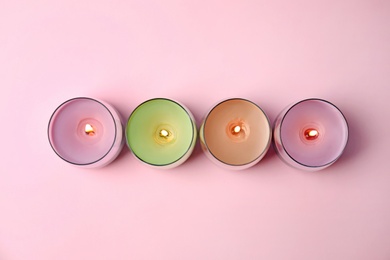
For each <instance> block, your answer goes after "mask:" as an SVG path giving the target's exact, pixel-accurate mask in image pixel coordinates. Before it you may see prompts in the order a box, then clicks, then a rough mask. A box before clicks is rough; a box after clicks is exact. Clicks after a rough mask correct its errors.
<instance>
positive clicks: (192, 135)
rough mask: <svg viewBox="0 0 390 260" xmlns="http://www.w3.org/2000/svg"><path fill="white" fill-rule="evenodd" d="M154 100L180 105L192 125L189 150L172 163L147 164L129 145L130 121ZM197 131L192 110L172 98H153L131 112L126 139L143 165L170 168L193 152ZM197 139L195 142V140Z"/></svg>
mask: <svg viewBox="0 0 390 260" xmlns="http://www.w3.org/2000/svg"><path fill="white" fill-rule="evenodd" d="M154 100H165V101H169V102H172V103H174V104H176V105H178V106H179V107H180V108H182V109H183V110H184V112H186V114H187V115H188V117H189V119H190V121H191V125H192V128H191V129H192V133H191V142H190V145H189V146H188V148H187V150H186V151H185V152H184V153H183V154H182V155H181V156H180V157H179V158H178V159H176V160H175V161H172V162H170V163H164V164H155V163H150V162H147V161H145V160H143V159H142V158H140V157H139V156H138V155H137V154H136V153H134V151H133V150H132V149H131V147H130V144H129V139H128V137H127V130H128V128H129V120H130V118H131V116H132V115H133V114H134V112H135V111H136V110H137V109H138V108H139V107H140V106H142V105H143V104H145V103H147V102H150V101H154ZM196 130H197V127H196V123H195V120H194V116H193V115H192V113H191V112H190V110H189V109H188V108H187V107H186V106H184V105H183V104H181V103H180V102H178V101H175V100H173V99H170V98H151V99H148V100H145V101H143V102H142V103H141V104H139V105H138V106H137V107H136V108H134V110H133V111H132V112H131V114H130V116H129V117H128V119H127V124H126V129H125V138H126V145H127V147H128V148H129V149H130V151H131V152H132V154H133V155H134V156H135V157H137V159H139V160H140V161H141V162H143V163H146V164H148V165H150V166H156V167H164V166H170V165H173V164H175V163H177V162H178V161H180V160H181V159H183V158H184V157H185V156H186V154H187V153H188V152H189V151H190V150H191V148H192V147H193V144H194V143H196V132H197V131H196ZM194 139H195V140H194Z"/></svg>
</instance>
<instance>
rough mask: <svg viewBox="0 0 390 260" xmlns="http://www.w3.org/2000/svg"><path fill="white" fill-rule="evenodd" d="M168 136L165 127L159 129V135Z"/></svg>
mask: <svg viewBox="0 0 390 260" xmlns="http://www.w3.org/2000/svg"><path fill="white" fill-rule="evenodd" d="M168 136H169V132H168V131H167V130H165V129H162V130H161V131H160V137H168Z"/></svg>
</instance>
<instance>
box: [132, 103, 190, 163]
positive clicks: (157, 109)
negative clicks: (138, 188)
mask: <svg viewBox="0 0 390 260" xmlns="http://www.w3.org/2000/svg"><path fill="white" fill-rule="evenodd" d="M160 129H162V130H169V131H170V132H171V134H172V135H173V136H174V138H173V139H172V140H170V141H167V142H158V138H159V137H158V135H159V131H160ZM126 138H127V144H128V146H129V148H130V149H131V150H132V152H133V153H134V155H135V156H137V157H138V158H139V159H140V160H142V161H144V162H146V163H148V164H151V165H156V166H163V165H169V164H172V163H174V162H176V161H178V160H179V159H180V158H182V157H183V156H185V155H186V153H187V152H188V151H189V150H190V149H191V148H193V146H194V144H195V140H196V128H195V126H194V123H193V121H192V120H191V117H190V115H189V114H188V113H187V111H186V110H185V109H184V108H183V107H182V106H181V105H179V104H178V103H176V102H174V101H172V100H168V99H152V100H148V101H146V102H144V103H142V104H141V105H139V106H138V107H137V108H136V109H135V110H134V111H133V113H132V114H131V115H130V118H129V120H128V123H127V129H126ZM156 139H157V141H156Z"/></svg>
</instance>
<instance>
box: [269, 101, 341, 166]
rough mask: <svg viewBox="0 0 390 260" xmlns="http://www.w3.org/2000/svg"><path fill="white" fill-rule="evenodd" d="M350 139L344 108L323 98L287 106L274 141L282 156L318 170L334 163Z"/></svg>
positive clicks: (279, 119) (292, 161)
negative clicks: (342, 111) (342, 110)
mask: <svg viewBox="0 0 390 260" xmlns="http://www.w3.org/2000/svg"><path fill="white" fill-rule="evenodd" d="M347 141H348V124H347V121H346V119H345V117H344V115H343V114H342V113H341V111H340V110H339V109H338V108H337V107H336V106H335V105H333V104H332V103H330V102H328V101H326V100H322V99H316V98H311V99H306V100H302V101H300V102H298V103H296V104H293V105H291V106H289V107H287V108H286V109H285V110H284V111H282V112H281V113H280V115H279V116H278V117H277V119H276V121H275V127H274V145H275V150H276V152H277V153H278V155H279V156H280V158H281V159H282V160H283V161H284V162H286V163H287V164H289V165H291V166H294V167H296V168H298V169H303V170H309V171H316V170H321V169H324V168H326V167H328V166H330V165H331V164H332V163H334V162H335V161H336V160H337V159H338V158H339V157H340V156H341V154H342V153H343V151H344V148H345V146H346V144H347Z"/></svg>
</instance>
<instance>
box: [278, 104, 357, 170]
mask: <svg viewBox="0 0 390 260" xmlns="http://www.w3.org/2000/svg"><path fill="white" fill-rule="evenodd" d="M306 101H320V102H325V103H327V104H329V105H331V106H333V107H334V108H336V110H337V111H338V112H339V113H340V115H341V116H342V117H343V119H344V122H345V126H346V130H347V139H346V141H345V144H344V147H343V149H342V150H341V152H340V154H339V155H338V156H337V157H336V158H335V159H333V160H332V161H330V162H328V163H325V164H322V165H307V164H304V163H301V162H299V161H297V160H296V159H294V158H293V157H292V156H291V155H290V154H289V152H288V151H287V150H286V147H285V145H284V143H283V138H282V125H283V122H284V119H285V118H286V116H287V114H288V113H289V112H290V110H291V109H293V108H294V107H295V106H297V105H299V104H300V103H303V102H306ZM282 113H283V111H282ZM275 123H276V121H275ZM279 136H280V143H281V146H282V148H283V150H284V151H285V152H286V154H287V155H288V157H289V158H290V159H291V160H293V161H294V162H295V163H297V164H298V165H300V166H303V167H307V168H312V169H318V168H326V167H327V166H330V165H331V164H333V163H334V162H336V161H337V160H338V159H339V158H340V157H341V155H342V154H343V152H344V150H345V148H346V147H347V144H348V141H349V125H348V121H347V118H346V117H345V115H344V114H343V112H341V110H340V109H339V108H338V107H337V106H336V105H334V104H333V103H332V102H330V101H328V100H325V99H322V98H306V99H303V100H300V101H298V102H295V103H293V104H292V105H290V106H288V107H287V111H286V112H285V113H284V115H283V117H282V119H281V120H280V127H279Z"/></svg>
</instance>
